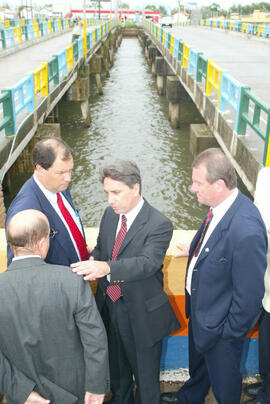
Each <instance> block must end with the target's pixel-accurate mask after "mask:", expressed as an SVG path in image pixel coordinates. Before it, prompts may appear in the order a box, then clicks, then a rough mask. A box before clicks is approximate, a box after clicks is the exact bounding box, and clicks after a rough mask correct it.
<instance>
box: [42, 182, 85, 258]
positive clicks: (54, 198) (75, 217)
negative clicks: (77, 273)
mask: <svg viewBox="0 0 270 404" xmlns="http://www.w3.org/2000/svg"><path fill="white" fill-rule="evenodd" d="M34 180H35V181H36V183H37V185H38V186H39V188H40V190H41V191H42V192H43V194H44V195H45V197H46V198H47V199H48V201H49V202H50V204H51V205H52V207H53V208H54V210H55V212H56V213H57V214H58V216H59V217H60V218H61V220H62V222H63V223H64V225H65V227H66V229H67V231H68V234H69V236H70V239H71V241H72V243H73V245H74V248H75V250H76V253H77V255H78V259H79V260H81V258H80V254H79V250H78V247H77V244H76V243H75V240H74V238H73V236H72V233H71V231H70V228H69V226H68V224H67V222H66V221H65V219H64V217H63V215H62V213H61V211H60V209H59V206H58V204H57V194H56V192H52V191H49V190H48V189H46V188H45V187H44V186H43V185H42V184H41V183H40V181H39V180H38V179H37V178H36V176H35V175H34ZM60 194H61V197H62V200H63V203H64V205H65V207H66V208H67V210H68V211H69V213H70V215H71V216H72V219H73V220H74V222H75V223H76V225H77V226H78V228H79V230H80V232H81V233H82V235H83V229H82V225H81V222H80V218H79V214H78V212H77V210H74V209H73V208H72V206H71V205H70V203H69V202H68V201H67V199H66V198H65V196H64V195H63V194H62V192H60ZM53 230H55V229H53Z"/></svg>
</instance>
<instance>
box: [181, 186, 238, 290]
mask: <svg viewBox="0 0 270 404" xmlns="http://www.w3.org/2000/svg"><path fill="white" fill-rule="evenodd" d="M237 195H238V189H237V188H235V190H234V191H233V193H232V194H231V195H230V196H229V197H228V198H227V199H225V201H223V202H221V203H220V204H219V205H218V206H216V207H215V208H212V212H213V219H212V220H211V222H210V224H209V227H208V229H207V230H206V233H205V236H204V239H203V242H202V245H201V248H200V251H199V254H198V255H197V257H195V256H194V255H193V257H192V258H191V261H190V263H189V266H188V269H187V271H188V272H187V280H186V290H187V291H188V293H189V294H190V295H191V280H192V274H193V269H194V267H195V265H196V262H197V259H198V258H199V256H200V253H201V251H202V249H203V247H204V245H205V243H206V242H207V240H208V239H209V237H210V236H211V234H212V233H213V231H214V230H215V228H216V226H217V225H218V223H219V222H220V221H221V219H222V218H223V216H224V215H225V213H226V212H227V210H228V209H229V208H230V207H231V205H232V204H233V202H234V201H235V199H236V197H237Z"/></svg>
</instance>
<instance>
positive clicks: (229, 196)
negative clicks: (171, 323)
mask: <svg viewBox="0 0 270 404" xmlns="http://www.w3.org/2000/svg"><path fill="white" fill-rule="evenodd" d="M236 186H237V179H236V174H235V170H234V168H233V167H232V165H231V164H230V162H229V160H228V159H227V157H226V156H225V155H224V154H223V152H222V151H221V150H220V149H214V148H213V149H207V150H205V151H204V152H202V153H201V154H199V155H198V156H197V157H196V158H195V160H194V163H193V172H192V186H191V191H192V192H195V193H196V194H197V199H198V201H199V203H202V204H204V205H207V206H211V210H210V211H209V212H208V216H207V219H206V220H205V221H204V222H203V224H202V225H201V227H200V229H199V230H198V232H197V234H196V235H195V237H194V239H193V240H192V242H191V245H190V249H189V259H188V266H187V277H186V316H187V317H188V318H189V373H190V379H189V380H188V381H187V382H186V383H185V384H184V385H183V387H182V388H180V390H179V391H178V392H177V393H164V394H162V395H161V403H166V404H168V403H175V404H179V403H185V404H195V403H196V404H203V403H204V399H205V396H206V395H207V393H208V390H209V387H210V385H211V386H212V389H213V392H214V395H215V397H216V400H217V402H218V403H219V404H239V402H240V396H241V387H242V377H241V374H240V359H241V352H242V347H243V342H244V338H245V335H246V334H247V333H248V331H250V330H251V329H252V327H253V326H254V325H255V323H256V322H257V320H258V318H259V316H260V313H261V310H262V297H263V294H264V281H263V280H264V273H265V269H266V264H267V262H266V251H267V236H266V231H265V226H264V223H263V221H262V218H261V216H260V213H259V211H258V209H257V208H256V207H255V206H254V204H253V203H252V202H251V200H250V199H248V198H247V197H245V196H244V195H243V194H241V192H240V191H238V189H237V187H236Z"/></svg>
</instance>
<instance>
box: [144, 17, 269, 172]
mask: <svg viewBox="0 0 270 404" xmlns="http://www.w3.org/2000/svg"><path fill="white" fill-rule="evenodd" d="M144 24H145V26H146V29H147V30H148V31H149V32H152V34H153V35H154V36H155V37H156V39H157V40H158V41H160V38H167V39H165V40H164V42H163V41H162V42H161V41H160V42H161V43H162V44H163V46H164V47H165V48H167V49H168V50H169V51H170V53H171V54H172V55H173V56H174V57H175V59H177V60H178V61H180V62H181V65H182V67H184V68H186V69H187V71H188V72H189V74H191V75H193V76H194V79H195V81H196V82H198V83H201V85H202V86H203V89H204V91H205V94H206V95H212V93H213V90H215V94H216V96H217V103H216V107H217V109H219V110H220V111H225V110H228V109H230V110H232V112H233V113H234V116H235V117H234V131H235V132H236V134H237V135H246V133H247V128H249V129H250V130H251V131H253V132H254V133H255V134H257V135H258V136H259V137H260V138H261V139H262V140H263V142H264V152H263V161H262V164H263V165H264V166H270V144H269V134H270V107H269V106H268V105H266V104H265V103H264V102H263V101H262V100H261V99H260V98H259V97H257V96H255V95H254V94H253V93H252V91H251V89H250V87H249V86H247V85H245V84H242V83H239V82H238V81H237V80H235V79H234V78H233V77H232V76H231V75H230V74H229V72H227V71H225V70H223V69H222V68H221V67H219V66H217V65H216V64H215V62H214V60H211V59H207V58H205V57H204V55H203V52H199V51H197V50H196V49H194V48H191V47H190V46H189V45H188V44H187V43H186V42H185V43H184V41H183V40H182V39H181V38H179V37H175V35H174V34H172V33H170V37H169V35H168V31H166V30H165V29H163V28H161V27H159V31H158V35H156V32H157V31H156V30H155V29H153V26H152V24H153V25H154V23H153V22H151V21H147V20H145V21H144ZM211 24H212V22H211V20H206V21H203V20H201V21H200V25H201V26H211ZM226 25H227V26H229V24H226V21H224V22H223V27H224V26H226ZM227 29H228V28H227ZM229 29H234V30H237V31H239V30H241V32H242V29H244V30H246V31H247V32H248V30H249V24H248V25H247V26H244V27H243V25H242V23H241V24H232V25H231V26H230V28H229ZM267 31H268V30H267ZM254 32H255V31H254ZM258 32H259V33H260V35H265V30H264V31H262V30H261V29H260V28H259V27H257V28H256V35H257V33H258ZM269 32H270V27H269ZM169 38H170V43H169ZM171 43H173V47H172V46H171ZM203 79H204V83H203Z"/></svg>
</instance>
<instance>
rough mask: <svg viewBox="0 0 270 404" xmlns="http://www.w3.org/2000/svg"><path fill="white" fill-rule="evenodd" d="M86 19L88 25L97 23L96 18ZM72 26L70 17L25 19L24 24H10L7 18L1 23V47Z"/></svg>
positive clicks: (5, 47)
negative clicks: (44, 19) (43, 19)
mask: <svg viewBox="0 0 270 404" xmlns="http://www.w3.org/2000/svg"><path fill="white" fill-rule="evenodd" d="M18 21H20V20H18ZM86 21H87V25H88V26H90V25H96V20H95V19H93V18H90V19H89V18H88V19H87V20H86ZM7 22H8V24H7ZM70 26H71V20H70V18H66V19H64V18H55V19H52V20H49V21H42V20H41V19H33V20H27V21H24V20H23V24H22V23H21V24H18V23H17V24H15V22H14V25H10V22H9V20H6V21H5V22H2V23H0V27H1V28H0V41H1V44H2V47H1V49H7V48H10V47H12V46H15V45H18V44H20V43H22V42H25V41H30V40H33V39H35V38H39V37H42V36H47V35H50V34H52V33H55V32H61V31H65V30H67V29H69V28H70Z"/></svg>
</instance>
